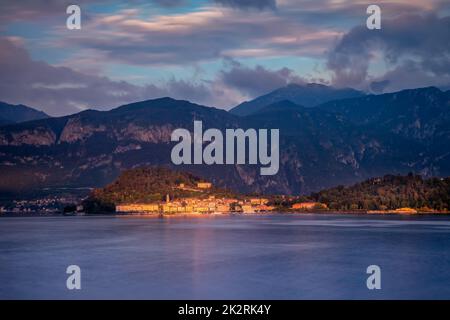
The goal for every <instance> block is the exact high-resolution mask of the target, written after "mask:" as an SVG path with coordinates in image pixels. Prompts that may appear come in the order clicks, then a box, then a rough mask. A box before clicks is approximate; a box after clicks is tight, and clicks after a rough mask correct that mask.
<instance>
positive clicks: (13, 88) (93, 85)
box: [0, 38, 213, 115]
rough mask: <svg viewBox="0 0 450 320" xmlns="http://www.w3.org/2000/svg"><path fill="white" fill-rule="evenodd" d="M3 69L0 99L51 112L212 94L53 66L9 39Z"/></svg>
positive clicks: (2, 42)
mask: <svg viewBox="0 0 450 320" xmlns="http://www.w3.org/2000/svg"><path fill="white" fill-rule="evenodd" d="M0 70H1V72H0V97H1V98H0V100H3V101H6V102H10V103H22V104H27V105H30V106H36V107H40V108H42V110H43V111H45V112H47V113H49V114H50V115H65V114H69V113H74V112H78V111H80V110H82V109H84V108H96V109H110V108H112V107H115V106H118V105H120V104H124V103H129V102H135V101H140V100H145V99H151V98H157V97H162V96H172V97H174V98H179V99H181V98H183V99H192V100H193V101H196V102H199V103H205V102H211V99H212V96H213V94H212V93H211V92H210V90H209V88H208V87H206V86H205V85H202V84H196V83H192V82H186V81H178V80H176V79H172V80H171V81H169V82H167V83H166V84H163V85H161V86H155V85H146V86H136V85H132V84H130V83H127V82H125V81H112V80H110V79H108V78H106V77H101V76H92V75H86V74H83V73H80V72H76V71H74V70H72V69H70V68H66V67H55V66H51V65H49V64H47V63H45V62H40V61H34V60H32V59H31V58H30V56H29V54H28V52H27V51H26V50H25V49H24V48H23V47H21V46H20V44H17V43H15V42H14V41H13V40H11V39H7V38H0Z"/></svg>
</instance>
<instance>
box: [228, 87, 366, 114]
mask: <svg viewBox="0 0 450 320" xmlns="http://www.w3.org/2000/svg"><path fill="white" fill-rule="evenodd" d="M364 95H365V94H364V93H363V92H360V91H357V90H354V89H350V88H334V87H331V86H327V85H324V84H320V83H308V84H305V85H304V84H297V83H291V84H288V85H287V86H285V87H282V88H278V89H276V90H274V91H272V92H270V93H268V94H265V95H263V96H260V97H258V98H256V99H254V100H251V101H247V102H243V103H241V104H240V105H238V106H236V107H235V108H233V109H231V110H230V112H231V113H232V114H235V115H238V116H247V115H251V114H254V113H255V112H258V111H260V110H262V109H264V108H265V107H266V106H269V105H272V104H274V103H276V102H280V101H284V100H289V101H291V102H293V103H295V104H298V105H302V106H305V107H315V106H317V105H319V104H322V103H325V102H328V101H332V100H338V99H346V98H356V97H361V96H364Z"/></svg>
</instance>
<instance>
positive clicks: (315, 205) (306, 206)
mask: <svg viewBox="0 0 450 320" xmlns="http://www.w3.org/2000/svg"><path fill="white" fill-rule="evenodd" d="M291 209H293V210H325V209H328V207H327V205H326V204H325V203H320V202H298V203H294V204H293V205H292V206H291Z"/></svg>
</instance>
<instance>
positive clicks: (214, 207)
mask: <svg viewBox="0 0 450 320" xmlns="http://www.w3.org/2000/svg"><path fill="white" fill-rule="evenodd" d="M268 202H269V200H268V199H262V198H251V199H245V200H239V199H234V198H216V197H215V196H209V197H207V198H203V199H202V198H184V199H179V200H173V201H171V200H170V199H169V198H168V199H167V200H166V202H162V203H130V204H121V205H117V206H116V212H122V213H166V214H171V213H172V214H174V213H183V214H187V213H205V214H213V213H231V212H242V213H256V212H266V211H271V210H273V209H274V208H273V207H272V206H269V205H267V203H268Z"/></svg>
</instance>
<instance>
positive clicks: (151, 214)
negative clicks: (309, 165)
mask: <svg viewBox="0 0 450 320" xmlns="http://www.w3.org/2000/svg"><path fill="white" fill-rule="evenodd" d="M274 211H275V210H274ZM327 214H332V215H356V216H450V211H432V212H425V211H424V212H396V211H394V210H387V211H299V210H280V211H276V212H271V211H267V212H254V213H242V212H228V213H197V212H193V213H170V214H167V213H155V212H142V213H117V212H113V213H75V214H63V213H46V212H25V213H19V212H2V213H0V218H2V217H68V218H69V217H82V216H84V217H106V216H113V217H118V218H133V217H136V218H138V217H148V218H151V217H154V218H175V217H195V218H211V217H221V216H277V215H281V216H287V215H327Z"/></svg>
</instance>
